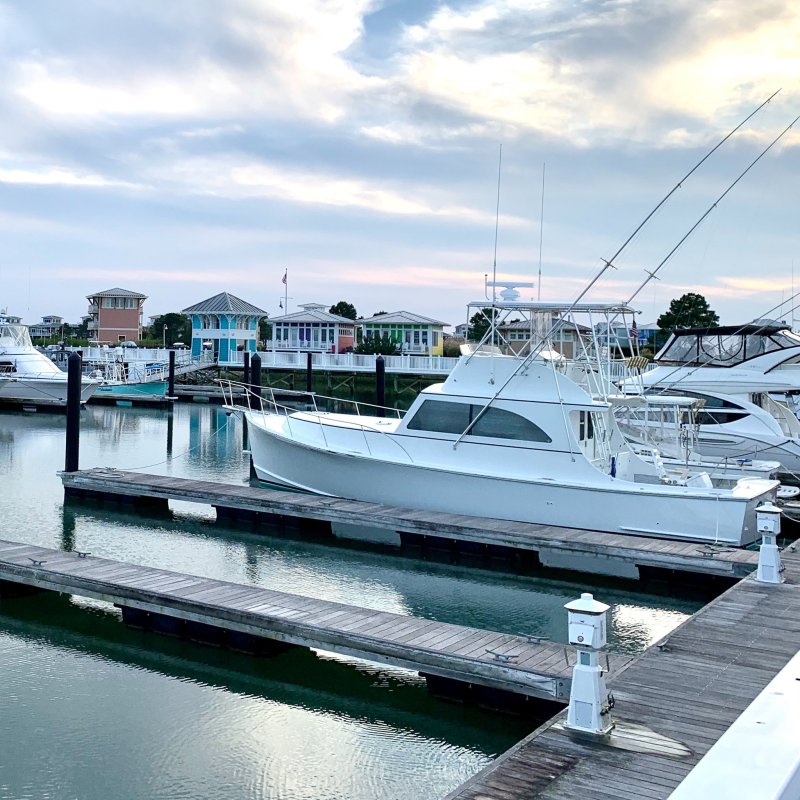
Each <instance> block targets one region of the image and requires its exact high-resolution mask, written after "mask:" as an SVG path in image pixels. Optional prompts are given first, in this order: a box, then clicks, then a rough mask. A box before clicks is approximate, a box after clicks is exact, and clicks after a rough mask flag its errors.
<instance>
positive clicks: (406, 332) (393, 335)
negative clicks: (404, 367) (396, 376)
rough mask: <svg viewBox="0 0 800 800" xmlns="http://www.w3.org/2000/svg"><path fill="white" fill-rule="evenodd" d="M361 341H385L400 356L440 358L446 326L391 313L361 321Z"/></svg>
mask: <svg viewBox="0 0 800 800" xmlns="http://www.w3.org/2000/svg"><path fill="white" fill-rule="evenodd" d="M360 324H361V331H362V336H363V337H364V339H372V338H378V339H383V338H384V337H386V338H388V339H389V341H391V342H394V343H395V344H396V345H397V349H398V351H399V352H401V353H402V354H403V355H426V356H440V355H442V343H443V341H444V336H443V329H444V327H445V325H447V324H448V323H446V322H439V320H436V319H431V318H430V317H423V316H421V315H420V314H414V313H412V312H411V311H392V312H389V313H386V314H376V315H375V316H373V317H370V318H369V319H364V320H360Z"/></svg>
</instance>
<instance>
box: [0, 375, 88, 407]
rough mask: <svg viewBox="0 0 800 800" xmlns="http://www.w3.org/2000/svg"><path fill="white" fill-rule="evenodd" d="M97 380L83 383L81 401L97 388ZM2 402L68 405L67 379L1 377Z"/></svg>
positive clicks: (0, 400)
mask: <svg viewBox="0 0 800 800" xmlns="http://www.w3.org/2000/svg"><path fill="white" fill-rule="evenodd" d="M97 386H98V384H97V383H95V382H87V381H84V382H83V383H82V384H81V402H82V403H85V402H86V401H87V400H88V399H89V398H90V397H91V396H92V394H93V393H94V391H95V389H97ZM0 402H2V403H6V404H22V405H24V404H29V403H30V404H32V405H37V406H66V404H67V380H66V376H64V378H63V379H59V380H52V379H50V378H36V377H23V376H20V377H9V378H6V377H0Z"/></svg>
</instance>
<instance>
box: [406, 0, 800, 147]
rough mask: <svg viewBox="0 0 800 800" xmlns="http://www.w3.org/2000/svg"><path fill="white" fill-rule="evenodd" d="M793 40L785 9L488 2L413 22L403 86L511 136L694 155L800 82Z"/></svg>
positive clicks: (722, 0) (796, 30) (793, 15)
mask: <svg viewBox="0 0 800 800" xmlns="http://www.w3.org/2000/svg"><path fill="white" fill-rule="evenodd" d="M798 38H800V7H798V6H797V4H791V3H788V2H770V1H769V0H767V2H765V3H761V4H757V6H753V7H751V6H748V5H746V4H742V3H738V2H734V1H733V0H714V1H713V2H708V3H703V4H701V5H700V6H698V5H697V4H695V3H690V2H688V0H683V2H680V1H679V2H671V3H661V2H653V3H626V2H608V3H600V2H577V1H576V0H566V1H565V0H557V1H556V0H550V2H548V1H547V0H543V1H542V2H539V3H535V4H531V3H527V2H525V3H523V2H517V1H516V0H499V2H498V1H497V0H485V1H484V2H476V3H470V4H467V5H465V6H463V7H461V8H459V9H454V8H452V7H449V6H444V7H442V8H440V9H439V10H438V11H437V12H436V13H435V14H434V15H433V16H432V17H431V18H430V19H429V20H428V21H427V22H426V23H425V24H423V25H415V26H412V27H410V28H409V29H408V31H407V38H406V43H405V56H404V58H403V60H402V69H401V71H400V72H399V74H397V75H396V76H395V79H396V80H397V81H398V82H399V83H401V84H402V85H403V86H404V87H405V89H406V91H407V92H409V93H411V94H414V95H416V96H418V97H426V98H428V99H429V100H430V101H431V102H434V103H437V104H439V105H440V106H442V107H443V108H446V109H448V110H450V111H451V112H461V113H464V114H466V115H468V116H469V117H471V118H473V119H475V120H482V119H491V120H493V121H495V122H498V121H501V122H504V123H506V124H507V126H508V133H509V135H514V133H515V132H516V134H517V135H519V134H522V133H524V132H526V131H528V132H534V133H538V134H543V135H545V136H547V137H553V138H558V139H560V140H562V141H563V140H564V139H565V138H566V139H568V140H569V141H570V142H571V143H572V144H573V145H576V146H580V147H590V146H592V147H594V146H597V145H598V144H608V143H612V142H613V143H617V142H620V141H623V140H624V141H627V142H629V143H630V142H634V143H638V144H640V145H643V144H647V145H651V144H653V142H654V140H655V142H656V143H657V144H660V145H661V146H665V147H686V146H693V145H696V144H698V142H702V141H703V138H704V136H705V135H706V133H707V130H708V126H709V125H713V126H715V127H716V126H717V125H719V124H720V122H721V121H727V120H733V119H735V118H736V117H737V115H738V114H739V113H740V109H741V108H742V106H743V105H747V104H750V103H752V104H753V107H754V106H755V105H756V104H757V102H760V101H761V100H763V99H765V98H766V97H767V96H769V95H770V94H771V93H772V92H773V91H774V90H775V89H777V88H779V87H780V86H782V85H786V86H789V87H790V86H793V85H796V84H797V79H798V77H800V51H798V49H797V47H796V42H797V41H798ZM723 124H724V122H723ZM421 126H422V127H425V122H424V121H421Z"/></svg>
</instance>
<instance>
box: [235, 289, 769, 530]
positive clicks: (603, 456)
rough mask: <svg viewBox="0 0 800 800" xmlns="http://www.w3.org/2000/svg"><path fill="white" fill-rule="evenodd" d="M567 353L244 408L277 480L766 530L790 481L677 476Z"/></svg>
mask: <svg viewBox="0 0 800 800" xmlns="http://www.w3.org/2000/svg"><path fill="white" fill-rule="evenodd" d="M483 305H486V304H485V303H484V304H483ZM532 305H533V304H523V303H514V304H513V308H514V309H516V310H521V309H523V308H526V307H527V308H530V307H531V306H532ZM556 364H557V361H556V360H554V359H541V358H536V357H535V354H534V353H530V354H528V355H500V354H497V353H495V352H488V353H487V352H483V351H482V350H477V351H476V352H473V353H470V354H468V355H464V356H462V357H461V359H460V360H459V362H458V364H457V365H456V367H455V369H454V370H453V371H452V373H451V374H450V375H449V376H448V378H447V379H446V381H445V382H444V383H441V384H435V385H433V386H430V387H428V388H427V389H425V390H423V391H422V392H421V394H420V395H419V396H418V397H417V399H416V400H415V402H414V403H413V405H412V406H411V408H410V409H409V410H408V412H406V413H405V415H402V414H400V413H399V412H397V413H396V414H394V416H392V417H389V418H387V417H383V416H379V415H377V414H376V413H375V410H374V408H373V410H372V411H371V412H370V413H369V414H364V413H363V404H354V412H353V413H349V414H344V413H336V412H334V411H325V410H321V409H320V407H319V405H318V404H317V401H316V398H315V402H314V406H313V410H307V411H302V410H301V411H297V410H292V409H289V408H286V407H285V406H281V405H279V404H278V403H277V402H276V401H275V398H274V396H272V397H270V398H267V399H266V400H265V402H264V405H263V407H262V408H260V409H257V410H251V409H243V408H240V409H238V411H240V412H241V413H242V414H243V415H244V416H245V417H246V419H247V423H248V434H249V440H250V449H251V453H252V459H253V465H254V468H255V471H256V474H257V475H258V477H259V478H260V479H261V480H263V481H266V482H269V483H271V484H277V485H281V486H287V487H291V488H293V489H299V490H303V491H308V492H314V493H317V494H322V495H330V496H337V497H346V498H353V499H358V500H367V501H372V502H378V503H386V504H389V505H394V506H401V507H411V508H420V509H430V510H436V511H443V512H448V513H453V514H468V515H474V516H482V517H493V518H499V519H509V520H519V521H525V522H531V523H539V524H544V525H549V526H556V527H566V528H577V529H583V530H595V531H604V532H610V533H620V534H633V535H636V534H638V535H644V536H661V537H665V538H671V539H685V540H694V541H701V542H718V543H722V544H728V545H735V546H741V545H747V544H749V543H751V542H753V541H755V540H756V539H758V533H757V531H756V525H755V508H756V506H758V505H759V504H760V503H761V502H763V501H765V500H767V499H774V498H775V494H776V490H777V487H778V482H777V481H775V480H769V479H760V478H742V479H740V480H737V481H736V482H735V484H734V485H733V486H732V487H730V488H721V487H714V486H713V485H712V482H711V480H710V477H709V475H708V474H707V473H706V472H705V471H702V470H700V471H693V472H692V471H686V470H684V471H683V472H682V473H681V474H678V472H670V471H669V470H668V469H667V468H666V467H665V466H664V465H663V464H662V463H660V462H658V461H648V460H645V459H643V458H641V457H639V456H638V455H637V454H636V453H635V452H634V450H633V449H632V448H631V446H630V445H629V444H628V443H627V441H626V440H625V437H624V436H623V435H622V433H621V432H620V430H619V428H618V426H617V424H616V421H615V418H614V415H613V412H612V410H611V406H610V404H609V403H608V402H605V401H601V400H598V399H594V398H593V397H592V395H591V394H590V393H589V392H587V391H586V390H585V389H584V388H582V387H581V386H580V385H578V383H576V382H575V381H573V380H572V379H571V378H569V377H567V376H566V375H564V374H562V373H561V372H560V371H559V369H557V368H556V366H555V365H556ZM312 397H314V396H313V395H312Z"/></svg>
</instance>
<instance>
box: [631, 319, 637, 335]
mask: <svg viewBox="0 0 800 800" xmlns="http://www.w3.org/2000/svg"><path fill="white" fill-rule="evenodd" d="M638 338H639V329H638V328H637V327H636V320H635V319H634V320H633V323H632V324H631V339H638Z"/></svg>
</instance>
